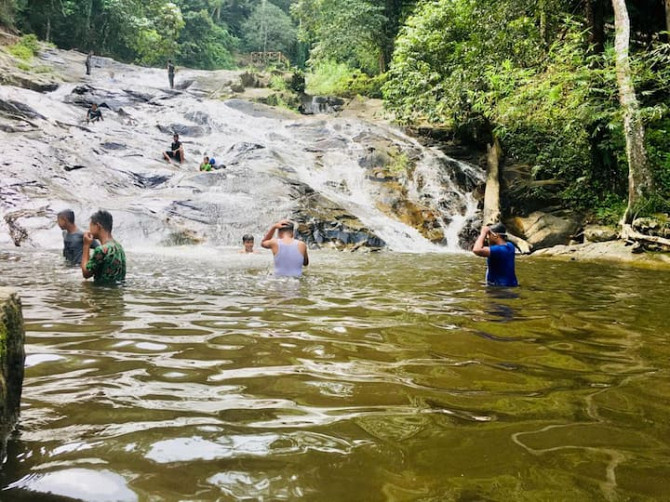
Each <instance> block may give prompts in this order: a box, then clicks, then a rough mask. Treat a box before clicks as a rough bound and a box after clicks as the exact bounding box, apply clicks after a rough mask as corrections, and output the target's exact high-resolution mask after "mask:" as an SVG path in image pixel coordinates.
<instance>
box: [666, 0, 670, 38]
mask: <svg viewBox="0 0 670 502" xmlns="http://www.w3.org/2000/svg"><path fill="white" fill-rule="evenodd" d="M665 31H667V32H669V33H670V0H665ZM668 37H670V35H668Z"/></svg>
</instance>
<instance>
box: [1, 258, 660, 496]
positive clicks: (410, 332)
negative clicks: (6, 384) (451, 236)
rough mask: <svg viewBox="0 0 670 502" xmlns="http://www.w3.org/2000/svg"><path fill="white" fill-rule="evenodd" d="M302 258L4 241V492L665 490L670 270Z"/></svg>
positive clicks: (578, 493)
mask: <svg viewBox="0 0 670 502" xmlns="http://www.w3.org/2000/svg"><path fill="white" fill-rule="evenodd" d="M311 258H312V264H311V266H310V267H309V272H308V274H307V275H306V276H305V277H304V278H303V279H301V280H278V279H273V278H272V277H270V276H269V272H270V262H271V258H270V257H269V255H267V254H259V255H255V256H244V255H238V254H236V252H235V251H234V250H217V249H205V248H195V249H172V250H170V249H165V250H155V251H152V252H135V253H132V252H131V253H129V274H128V283H127V285H126V286H124V287H122V288H116V289H110V288H96V287H93V286H92V285H90V284H83V283H82V281H81V279H80V277H79V275H78V272H77V270H76V269H75V270H73V269H67V268H65V267H64V266H62V265H61V263H60V260H59V257H58V253H57V252H56V251H53V252H50V251H13V250H4V251H0V286H13V287H15V288H17V289H18V290H19V291H20V293H21V296H22V300H23V305H24V316H25V321H26V333H27V346H26V351H27V354H28V356H27V361H26V364H27V372H26V379H25V386H24V394H23V408H22V417H21V425H20V429H19V432H18V434H17V435H16V437H15V438H14V439H13V440H12V441H11V442H10V445H9V455H8V458H7V460H6V462H5V464H4V467H3V470H2V472H1V473H0V486H2V488H3V489H4V491H1V492H0V499H1V500H38V499H39V500H70V499H81V500H87V501H88V500H90V501H96V502H98V501H106V500H110V501H111V500H121V501H133V500H142V501H144V500H151V501H162V500H166V501H172V500H175V501H176V500H234V499H245V500H261V499H262V500H296V499H304V500H329V501H339V500H342V501H352V500H369V501H376V500H393V501H402V500H505V501H508V500H664V499H665V500H668V497H670V495H669V494H670V330H669V329H668V327H667V326H668V306H667V298H668V296H667V286H668V284H670V272H668V271H648V270H640V269H634V268H627V267H623V266H614V265H604V264H579V263H563V262H554V261H548V260H539V259H535V260H533V259H522V260H520V261H519V263H518V275H519V279H520V282H521V284H522V287H520V288H518V289H516V290H500V289H498V290H495V289H491V288H486V287H483V286H482V279H483V274H484V261H483V260H481V259H477V258H475V257H471V256H467V255H444V254H443V255H440V254H434V255H410V254H396V253H380V254H369V255H362V254H344V253H326V252H322V253H318V252H317V253H313V256H312V257H311ZM47 493H51V494H52V495H48V496H47V495H46V494H47ZM37 494H40V495H39V497H37Z"/></svg>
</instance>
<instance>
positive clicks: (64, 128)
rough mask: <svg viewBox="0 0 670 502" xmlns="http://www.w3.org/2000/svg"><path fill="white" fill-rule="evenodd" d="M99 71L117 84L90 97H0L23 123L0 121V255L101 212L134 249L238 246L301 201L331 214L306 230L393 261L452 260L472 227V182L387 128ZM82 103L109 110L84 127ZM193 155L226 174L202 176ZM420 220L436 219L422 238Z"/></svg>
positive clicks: (3, 91) (97, 84) (43, 243)
mask: <svg viewBox="0 0 670 502" xmlns="http://www.w3.org/2000/svg"><path fill="white" fill-rule="evenodd" d="M102 60H103V59H102V58H101V61H102ZM107 61H108V63H107V64H108V65H109V67H110V68H111V69H113V70H114V72H113V73H114V76H113V78H108V77H107V76H105V75H104V74H103V73H101V72H99V73H98V74H97V76H94V77H93V78H92V79H90V80H89V81H88V84H86V85H80V86H75V85H73V84H63V85H61V86H60V88H59V89H58V90H57V91H55V92H51V93H39V92H34V91H31V90H27V89H20V88H14V87H10V86H3V87H1V88H0V101H4V102H6V103H21V107H23V108H21V110H22V111H21V113H24V114H27V116H28V117H29V118H30V120H29V121H24V122H11V121H16V120H17V119H16V118H2V120H3V121H8V123H9V124H10V126H9V127H11V128H12V129H11V130H16V131H17V132H12V134H8V135H5V139H4V144H3V147H4V148H5V152H6V153H5V155H4V160H5V163H6V164H5V165H4V166H3V171H4V172H3V180H0V193H2V194H3V198H2V199H3V200H2V204H0V205H1V206H2V211H3V216H4V218H3V219H5V220H6V221H7V222H8V223H7V226H8V225H9V222H11V225H12V228H11V229H8V227H7V226H3V227H0V244H2V245H11V243H12V241H14V243H16V244H17V245H24V246H26V245H27V246H35V247H54V248H56V247H59V246H60V245H61V236H60V232H59V231H58V230H57V228H55V225H54V218H55V213H56V212H57V211H59V210H61V209H63V208H66V207H71V208H73V209H74V210H75V211H76V213H77V215H78V218H79V220H78V222H79V223H80V224H82V225H83V226H85V225H86V218H87V217H88V215H90V214H91V213H92V212H93V211H95V210H96V209H98V208H100V207H102V208H106V209H109V210H110V211H112V213H113V214H114V218H115V229H114V233H115V235H116V236H117V237H118V238H119V239H120V240H121V241H122V242H126V243H128V246H129V247H130V248H132V247H146V246H156V245H164V244H179V243H188V242H192V243H200V242H209V243H211V244H213V245H215V246H218V245H223V246H231V245H238V244H239V243H240V238H241V236H242V235H243V234H245V233H252V234H254V235H255V236H256V237H257V239H260V237H262V235H264V233H265V231H266V230H267V228H269V226H270V225H271V224H272V223H274V222H275V221H277V220H278V219H281V218H286V217H292V216H294V215H300V214H303V215H305V214H307V213H308V212H307V213H306V212H305V210H304V206H305V201H306V200H307V199H310V198H311V199H310V200H313V199H314V197H313V196H312V195H309V194H307V193H306V192H305V191H306V190H308V189H309V190H310V191H313V193H315V194H317V195H318V196H319V200H318V201H317V204H320V205H321V206H324V205H325V206H327V207H326V210H324V211H321V207H319V208H317V209H319V210H318V211H316V212H317V213H318V214H317V216H314V215H313V214H311V213H310V214H307V216H304V220H305V221H307V223H309V222H310V221H311V222H313V220H315V219H316V220H318V219H320V221H317V223H318V224H319V225H322V226H324V225H325V226H328V225H331V226H333V227H337V225H339V227H337V228H338V229H339V230H337V232H340V234H337V232H335V234H334V235H335V237H330V238H332V239H338V238H339V237H338V235H343V233H342V232H344V233H346V232H349V235H354V236H355V238H356V239H359V238H361V235H365V234H367V235H370V236H371V237H370V239H373V240H375V239H376V241H375V242H379V241H380V240H381V241H383V242H384V243H385V244H386V246H387V247H388V248H389V249H391V250H394V251H401V252H443V251H456V250H458V249H459V235H460V233H461V232H462V230H463V228H464V227H466V226H467V224H468V222H469V221H471V220H472V218H473V216H474V215H475V213H476V210H477V202H476V201H475V200H474V198H473V197H472V195H471V194H470V193H469V189H470V188H474V186H476V185H477V184H478V183H479V182H480V181H481V180H482V175H481V173H480V172H479V171H478V170H477V169H476V168H474V167H472V166H469V165H468V164H465V163H462V162H458V161H455V160H453V159H450V158H448V157H446V156H445V155H444V154H443V153H441V152H439V151H438V150H436V149H432V148H427V147H424V146H422V145H420V144H419V143H418V142H417V141H416V140H415V139H413V138H411V137H409V136H407V135H406V134H404V133H403V132H401V131H400V130H398V129H397V128H395V127H393V126H390V125H387V124H384V123H370V122H366V121H364V120H360V119H356V118H336V117H327V118H322V117H317V116H310V117H305V116H300V115H297V114H295V113H292V112H290V111H288V110H283V109H278V108H271V107H267V106H264V105H258V104H254V103H251V102H247V101H243V100H236V99H232V100H228V101H221V100H218V99H209V98H208V97H207V93H206V92H205V90H206V89H207V88H208V87H207V86H209V87H212V86H215V85H216V83H213V82H211V79H216V78H218V77H217V75H218V72H214V73H210V72H197V71H192V70H185V71H184V72H183V75H182V78H183V79H187V78H191V79H192V84H191V85H190V87H189V88H188V89H187V90H185V91H183V92H173V91H169V90H167V89H165V84H166V79H164V75H163V74H162V73H161V72H158V71H157V70H151V69H143V68H137V67H129V66H127V65H122V64H120V63H116V62H113V61H111V60H107ZM225 75H226V77H225V78H230V75H229V74H227V73H226V74H225ZM222 78H223V77H222ZM163 80H165V82H164V81H163ZM200 82H203V83H202V85H201V84H200ZM91 102H97V103H105V105H106V106H105V107H103V108H102V110H103V114H104V116H105V121H104V122H100V123H97V124H90V125H88V124H86V123H85V122H84V121H82V118H83V116H84V114H85V110H86V106H87V104H88V103H91ZM19 128H21V129H22V130H25V133H24V132H19V131H18V129H19ZM172 131H178V132H180V133H181V135H182V138H181V139H182V141H183V142H184V146H185V149H186V162H185V163H184V164H181V165H178V164H167V163H166V162H165V161H164V160H163V159H162V152H163V151H164V150H166V149H167V148H168V147H169V144H170V141H171V136H172ZM203 155H209V156H214V157H216V159H217V161H218V162H219V163H220V164H225V166H226V168H225V169H221V170H219V171H216V172H212V173H200V172H198V164H199V162H200V160H201V158H202V156H203ZM394 156H395V157H394ZM394 159H395V160H394ZM398 159H400V160H402V162H400V161H399V160H398ZM394 162H396V163H397V164H398V165H397V166H394V165H393V163H394ZM296 187H297V188H296ZM300 190H302V192H301V193H298V194H297V193H296V191H298V192H299V191H300ZM310 193H312V192H310ZM319 211H321V212H319ZM328 211H330V212H331V213H333V212H335V215H334V216H332V217H331V215H330V213H329V212H328ZM403 212H404V213H403ZM422 212H425V213H426V214H428V213H430V215H431V217H432V215H434V214H435V215H437V216H438V217H437V218H436V219H435V225H436V227H439V228H434V229H433V228H431V229H430V230H431V231H432V232H433V233H432V234H431V233H430V232H428V231H427V230H426V228H424V227H422V224H421V223H422V222H421V217H422V214H423V213H422ZM343 219H344V220H346V223H342V220H343ZM308 220H309V221H308ZM347 225H349V226H348V227H347ZM10 234H11V235H10ZM427 235H428V237H429V238H428V237H427ZM17 239H18V241H17ZM356 242H358V241H356Z"/></svg>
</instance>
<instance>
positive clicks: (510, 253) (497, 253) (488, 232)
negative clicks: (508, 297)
mask: <svg viewBox="0 0 670 502" xmlns="http://www.w3.org/2000/svg"><path fill="white" fill-rule="evenodd" d="M472 252H473V253H474V254H476V255H477V256H485V257H486V258H487V264H488V269H487V270H486V283H487V284H488V285H489V286H507V287H510V286H518V285H519V283H518V282H517V280H516V274H515V273H514V254H515V250H514V244H512V243H511V242H507V230H506V229H505V225H503V224H502V223H496V224H495V225H492V226H491V227H487V226H484V227H482V231H481V232H480V234H479V237H478V238H477V242H475V246H474V247H473V248H472Z"/></svg>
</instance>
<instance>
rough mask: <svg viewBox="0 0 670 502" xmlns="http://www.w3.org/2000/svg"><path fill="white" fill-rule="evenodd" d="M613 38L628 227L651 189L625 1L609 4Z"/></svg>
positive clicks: (625, 220) (616, 0)
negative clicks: (612, 12) (623, 156)
mask: <svg viewBox="0 0 670 502" xmlns="http://www.w3.org/2000/svg"><path fill="white" fill-rule="evenodd" d="M612 6H613V7H614V24H615V27H616V38H615V41H614V50H615V52H616V75H617V82H618V84H619V103H621V108H622V111H623V126H624V134H625V136H626V157H627V159H628V207H627V208H626V212H625V213H624V217H623V220H622V224H630V223H631V222H632V220H633V217H634V214H633V212H634V210H635V208H636V207H637V204H638V202H640V201H641V200H642V198H643V197H644V196H645V195H647V194H649V193H650V192H651V190H652V188H653V186H652V185H653V184H652V177H651V172H650V171H649V166H648V164H647V154H646V152H645V149H644V124H643V123H642V118H641V117H640V109H639V105H638V102H637V97H636V96H635V88H634V86H633V78H632V75H631V69H630V60H629V58H628V46H629V44H630V19H629V17H628V9H627V8H626V1H625V0H612Z"/></svg>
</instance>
